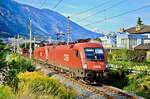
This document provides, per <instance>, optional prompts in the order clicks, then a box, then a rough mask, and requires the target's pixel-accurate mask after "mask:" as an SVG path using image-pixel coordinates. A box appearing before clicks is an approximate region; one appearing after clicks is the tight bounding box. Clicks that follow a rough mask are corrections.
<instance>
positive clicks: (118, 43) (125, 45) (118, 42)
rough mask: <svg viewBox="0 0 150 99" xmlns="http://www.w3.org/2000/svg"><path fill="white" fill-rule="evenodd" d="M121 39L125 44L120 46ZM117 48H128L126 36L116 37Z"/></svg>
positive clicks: (119, 35)
mask: <svg viewBox="0 0 150 99" xmlns="http://www.w3.org/2000/svg"><path fill="white" fill-rule="evenodd" d="M122 39H125V40H126V43H125V44H122ZM116 41H117V43H116V44H117V45H116V46H117V47H120V48H126V47H127V46H128V34H127V33H125V34H118V35H117V39H116Z"/></svg>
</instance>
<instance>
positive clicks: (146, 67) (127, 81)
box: [108, 49, 150, 98]
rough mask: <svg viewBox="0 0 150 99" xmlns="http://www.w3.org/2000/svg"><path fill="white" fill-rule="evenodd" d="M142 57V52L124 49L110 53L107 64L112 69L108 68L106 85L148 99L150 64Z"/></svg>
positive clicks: (149, 92)
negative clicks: (110, 65)
mask: <svg viewBox="0 0 150 99" xmlns="http://www.w3.org/2000/svg"><path fill="white" fill-rule="evenodd" d="M144 55H145V52H143V51H135V52H134V51H130V50H126V49H123V50H114V51H112V53H111V54H110V55H109V60H108V63H109V64H113V66H114V67H112V68H110V73H109V81H108V83H109V84H111V85H113V86H116V87H119V88H121V89H124V90H126V91H128V92H132V93H135V94H137V95H140V96H143V97H145V98H150V75H149V74H150V63H149V62H148V61H147V60H146V58H145V56H144ZM114 68H115V69H114ZM131 70H132V71H135V72H131Z"/></svg>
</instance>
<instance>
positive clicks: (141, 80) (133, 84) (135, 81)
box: [124, 73, 150, 99]
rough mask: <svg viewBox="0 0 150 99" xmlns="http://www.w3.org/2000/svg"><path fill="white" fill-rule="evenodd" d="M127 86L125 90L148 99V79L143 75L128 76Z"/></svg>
mask: <svg viewBox="0 0 150 99" xmlns="http://www.w3.org/2000/svg"><path fill="white" fill-rule="evenodd" d="M128 79H129V82H128V85H127V86H126V87H124V89H125V90H127V91H129V92H132V93H135V94H138V95H140V96H143V97H145V98H147V99H149V98H150V77H149V75H146V74H145V73H141V74H130V75H128Z"/></svg>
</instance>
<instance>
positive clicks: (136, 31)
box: [125, 25, 150, 43]
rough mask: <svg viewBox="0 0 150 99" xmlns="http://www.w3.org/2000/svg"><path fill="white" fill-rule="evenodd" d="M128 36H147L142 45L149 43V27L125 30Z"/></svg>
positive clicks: (140, 26) (139, 26)
mask: <svg viewBox="0 0 150 99" xmlns="http://www.w3.org/2000/svg"><path fill="white" fill-rule="evenodd" d="M125 31H126V32H128V33H129V34H142V35H146V36H148V38H146V39H144V41H143V43H150V26H149V25H137V26H135V27H131V28H129V29H126V30H125Z"/></svg>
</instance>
